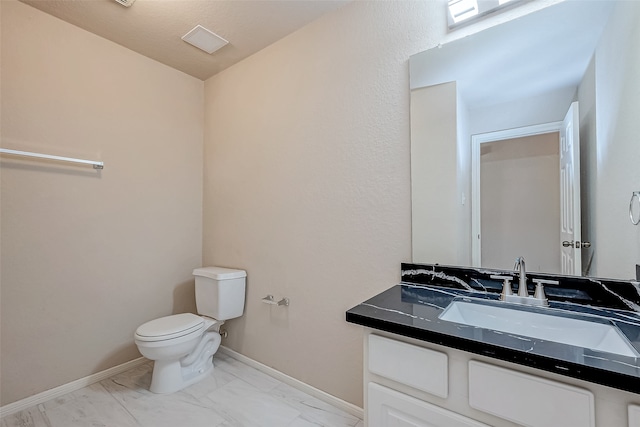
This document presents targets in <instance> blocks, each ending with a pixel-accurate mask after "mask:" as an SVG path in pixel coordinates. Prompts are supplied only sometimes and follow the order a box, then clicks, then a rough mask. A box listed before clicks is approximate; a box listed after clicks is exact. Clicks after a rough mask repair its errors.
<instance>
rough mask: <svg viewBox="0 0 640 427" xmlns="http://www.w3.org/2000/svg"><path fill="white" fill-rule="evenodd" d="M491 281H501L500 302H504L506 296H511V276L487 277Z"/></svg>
mask: <svg viewBox="0 0 640 427" xmlns="http://www.w3.org/2000/svg"><path fill="white" fill-rule="evenodd" d="M489 277H490V278H492V279H498V280H502V281H503V282H502V293H501V294H500V300H502V301H506V299H507V296H508V295H513V291H512V290H511V281H512V280H513V276H500V275H497V274H496V275H491V276H489Z"/></svg>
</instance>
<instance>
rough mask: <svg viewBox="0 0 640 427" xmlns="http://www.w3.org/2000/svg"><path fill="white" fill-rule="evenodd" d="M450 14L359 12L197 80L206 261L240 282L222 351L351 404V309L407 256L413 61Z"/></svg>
mask: <svg viewBox="0 0 640 427" xmlns="http://www.w3.org/2000/svg"><path fill="white" fill-rule="evenodd" d="M444 18H445V17H444V6H443V3H440V2H422V1H420V2H417V1H416V2H412V1H401V2H353V3H350V4H348V5H347V6H345V7H344V8H342V9H340V10H338V11H337V12H336V13H333V14H330V15H328V16H325V17H324V18H321V19H320V20H318V21H315V22H313V23H311V24H310V25H308V26H306V27H304V28H303V29H301V30H300V31H298V32H296V33H294V34H292V35H290V36H289V37H287V38H285V39H283V40H281V41H280V42H278V43H275V44H274V45H271V46H270V47H268V48H267V49H265V50H263V51H261V52H259V53H257V54H256V55H254V56H252V57H250V58H248V59H247V60H245V61H243V62H242V63H240V64H237V65H236V66H234V67H232V68H230V69H228V70H226V71H224V72H222V73H221V74H219V75H217V76H215V77H213V78H211V79H209V80H207V81H206V83H205V103H206V107H205V166H204V168H205V181H204V247H203V257H204V263H205V264H219V265H223V266H231V267H239V268H245V269H247V271H248V282H247V287H248V289H247V303H246V312H245V316H244V317H242V318H240V319H236V320H232V321H230V322H229V324H228V326H229V332H230V337H229V338H228V339H227V340H226V342H225V344H226V345H228V346H230V347H231V348H233V349H234V350H237V351H239V352H241V353H243V354H245V355H247V356H249V357H251V358H253V359H256V360H258V361H260V362H262V363H264V364H266V365H268V366H272V367H274V368H275V369H278V370H280V371H282V372H284V373H286V374H288V375H291V376H293V377H295V378H297V379H299V380H301V381H304V382H306V383H309V384H311V385H312V386H314V387H317V388H319V389H321V390H324V391H325V392H328V393H331V394H333V395H335V396H337V397H339V398H342V399H345V400H347V401H349V402H351V403H354V404H356V405H361V404H362V328H360V327H358V326H354V325H350V324H347V323H346V322H345V320H344V318H345V311H346V310H347V309H349V308H351V307H352V306H354V305H356V304H358V303H360V302H362V301H363V300H365V299H367V298H369V297H372V296H373V295H375V294H376V293H378V292H380V291H382V290H384V289H387V288H389V287H390V286H392V285H393V284H395V283H397V282H398V281H399V279H400V263H401V262H402V261H410V260H411V242H410V236H411V223H410V221H411V218H410V215H411V212H410V206H411V205H410V203H411V194H410V173H409V162H410V153H409V150H410V148H409V147H410V144H409V75H408V58H409V56H410V55H411V54H414V53H417V52H419V51H421V50H424V49H425V48H428V47H431V46H433V45H434V44H437V42H436V35H437V34H443V33H444V25H445V23H446V20H445V19H444ZM430 23H433V25H430ZM267 294H273V295H275V296H276V297H277V298H280V297H282V296H287V297H289V298H290V299H291V305H290V306H289V307H288V308H278V307H272V306H268V305H265V304H261V303H260V299H261V298H262V297H264V296H265V295H267Z"/></svg>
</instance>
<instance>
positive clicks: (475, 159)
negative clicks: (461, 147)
mask: <svg viewBox="0 0 640 427" xmlns="http://www.w3.org/2000/svg"><path fill="white" fill-rule="evenodd" d="M562 127H563V125H562V122H561V121H560V122H550V123H543V124H539V125H533V126H524V127H520V128H514V129H506V130H500V131H497V132H488V133H480V134H477V135H471V265H472V266H473V267H481V266H482V259H481V256H480V254H481V253H482V236H481V235H480V231H481V224H482V218H481V214H480V211H481V209H480V145H481V144H484V143H485V142H494V141H502V140H505V139H512V138H523V137H525V136H532V135H539V134H541V133H551V132H560V131H561V130H562Z"/></svg>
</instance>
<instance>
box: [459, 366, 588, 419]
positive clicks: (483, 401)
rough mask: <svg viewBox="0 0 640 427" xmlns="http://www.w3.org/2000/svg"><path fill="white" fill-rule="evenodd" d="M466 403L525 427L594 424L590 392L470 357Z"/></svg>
mask: <svg viewBox="0 0 640 427" xmlns="http://www.w3.org/2000/svg"><path fill="white" fill-rule="evenodd" d="M469 405H470V406H471V407H472V408H475V409H478V410H480V411H484V412H487V413H489V414H492V415H495V416H497V417H500V418H504V419H506V420H509V421H513V422H515V423H518V424H522V425H524V426H531V427H538V426H539V427H548V426H572V427H594V426H595V415H594V400H593V394H592V393H591V392H590V391H588V390H583V389H580V388H577V387H573V386H570V385H566V384H562V383H559V382H555V381H550V380H547V379H543V378H538V377H535V376H533V375H527V374H523V373H520V372H517V371H512V370H510V369H505V368H499V367H497V366H493V365H487V364H485V363H481V362H476V361H473V360H472V361H470V362H469Z"/></svg>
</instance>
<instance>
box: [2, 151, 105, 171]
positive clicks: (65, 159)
mask: <svg viewBox="0 0 640 427" xmlns="http://www.w3.org/2000/svg"><path fill="white" fill-rule="evenodd" d="M0 153H4V154H13V155H16V156H27V157H37V158H40V159H49V160H60V161H62V162H72V163H82V164H85V165H93V168H94V169H104V163H103V162H96V161H93V160H83V159H74V158H71V157H60V156H51V155H49V154H40V153H31V152H29V151H18V150H9V149H7V148H0Z"/></svg>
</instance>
